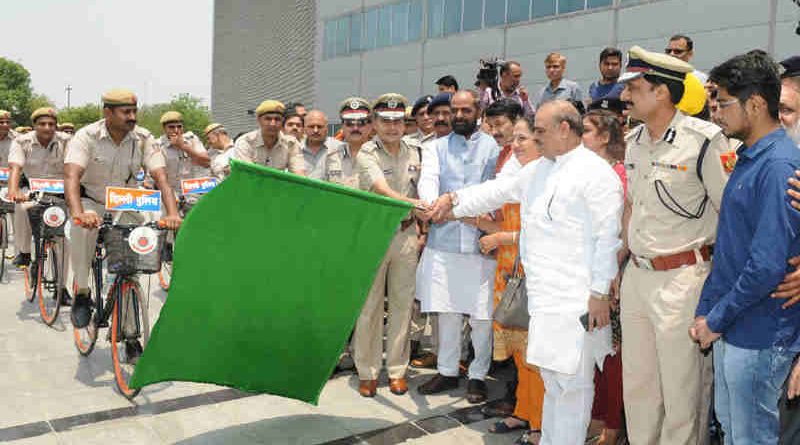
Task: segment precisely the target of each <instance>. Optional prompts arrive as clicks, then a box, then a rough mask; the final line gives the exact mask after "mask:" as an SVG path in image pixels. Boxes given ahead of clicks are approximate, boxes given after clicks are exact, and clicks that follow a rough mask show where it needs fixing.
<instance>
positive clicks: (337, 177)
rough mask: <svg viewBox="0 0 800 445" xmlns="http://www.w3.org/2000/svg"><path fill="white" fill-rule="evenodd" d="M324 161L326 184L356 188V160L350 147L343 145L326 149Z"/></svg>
mask: <svg viewBox="0 0 800 445" xmlns="http://www.w3.org/2000/svg"><path fill="white" fill-rule="evenodd" d="M326 156H327V158H326V160H325V173H324V178H323V179H325V180H326V181H328V182H335V183H336V184H342V185H346V186H348V187H353V188H358V174H357V171H356V160H355V159H354V158H353V155H352V152H351V150H350V145H349V144H347V143H343V144H342V145H340V146H338V147H333V148H330V149H328V153H327V155H326Z"/></svg>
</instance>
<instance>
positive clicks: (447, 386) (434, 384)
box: [417, 374, 458, 395]
mask: <svg viewBox="0 0 800 445" xmlns="http://www.w3.org/2000/svg"><path fill="white" fill-rule="evenodd" d="M456 388H458V377H445V376H443V375H441V374H436V375H435V376H433V377H432V378H431V379H430V380H428V381H427V382H425V383H423V384H422V385H420V386H419V387H418V388H417V392H419V393H420V394H423V395H428V394H438V393H440V392H445V391H449V390H451V389H456Z"/></svg>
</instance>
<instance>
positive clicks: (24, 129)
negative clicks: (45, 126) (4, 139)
mask: <svg viewBox="0 0 800 445" xmlns="http://www.w3.org/2000/svg"><path fill="white" fill-rule="evenodd" d="M31 130H33V128H31V127H25V126H20V127H17V128H15V129H14V131H16V132H17V133H20V134H25V133H27V132H29V131H31Z"/></svg>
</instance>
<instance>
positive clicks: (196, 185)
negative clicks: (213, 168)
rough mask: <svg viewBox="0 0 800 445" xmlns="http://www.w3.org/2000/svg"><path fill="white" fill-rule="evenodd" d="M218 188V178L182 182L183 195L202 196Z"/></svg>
mask: <svg viewBox="0 0 800 445" xmlns="http://www.w3.org/2000/svg"><path fill="white" fill-rule="evenodd" d="M216 186H217V178H193V179H184V180H183V181H181V193H182V194H183V195H201V194H204V193H208V192H210V191H211V189H213V188H214V187H216Z"/></svg>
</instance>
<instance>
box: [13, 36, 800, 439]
mask: <svg viewBox="0 0 800 445" xmlns="http://www.w3.org/2000/svg"><path fill="white" fill-rule="evenodd" d="M693 52H694V44H693V41H692V39H691V38H689V37H688V36H685V35H676V36H674V37H673V38H671V39H670V40H669V42H668V43H667V46H666V48H665V50H664V51H663V52H661V51H659V52H651V51H647V50H645V49H642V48H640V47H637V46H634V47H633V48H631V49H630V50H629V51H628V52H627V61H626V63H625V64H623V60H624V58H623V53H622V51H621V50H619V49H617V48H606V49H604V50H603V51H602V52H601V53H600V56H599V62H598V68H599V72H600V78H599V79H598V80H597V81H596V82H594V83H592V84H591V85H590V86H589V87H588V92H589V94H588V96H587V95H585V94H584V93H583V89H582V88H581V86H580V85H578V84H577V83H576V82H573V81H570V80H568V79H566V78H565V77H564V76H565V70H566V64H567V60H566V58H565V57H564V56H563V55H561V54H558V53H551V54H549V55H548V56H547V57H546V59H545V60H544V69H545V73H546V75H547V78H548V79H549V82H548V83H547V84H546V85H545V86H543V87H542V88H541V89H540V90H539V91H538V92H537V93H536V94H534V95H529V93H528V91H527V89H526V88H525V87H524V86H523V85H522V82H521V79H522V76H523V68H522V66H521V64H520V63H518V62H515V61H507V62H500V63H498V67H497V73H496V74H497V76H496V77H495V78H493V79H492V78H491V77H490V78H489V80H488V81H487V78H486V77H485V76H484V77H479V80H478V82H476V89H461V88H459V85H458V81H457V80H456V79H455V78H454V77H453V76H449V75H448V76H444V77H442V78H440V79H438V80H436V81H435V85H436V86H437V89H438V92H437V93H436V94H432V95H424V96H422V97H420V98H418V99H416V100H414V101H413V102H412V101H409V100H408V99H407V98H405V97H404V96H402V95H400V94H396V93H387V94H383V95H381V96H379V97H378V98H376V99H375V100H372V101H370V100H368V99H366V98H361V97H351V98H348V99H346V100H344V101H343V102H342V103H341V105H340V107H339V115H338V120H339V122H340V123H341V130H340V131H339V132H338V133H337V134H335V135H329V134H328V132H329V127H330V126H329V119H328V116H326V115H325V113H323V112H322V111H320V110H309V111H307V110H306V109H305V107H304V106H303V105H302V104H300V103H288V104H284V103H282V102H279V101H277V100H265V101H264V102H262V103H261V104H260V105H259V106H258V107H257V108H256V109H255V115H256V122H257V128H255V129H254V130H253V131H251V132H248V133H244V134H241V135H239V136H237V137H236V138H233V139H232V138H231V137H230V135H229V134H228V132H227V130H226V129H225V127H224V125H223V124H221V123H213V124H211V125H209V126H208V127H206V129H205V131H204V133H205V134H204V135H203V136H204V137H205V139H206V140H207V142H208V148H206V147H204V146H203V144H202V140H201V138H200V137H199V136H198V135H194V134H191V133H190V132H184V127H183V117H182V116H181V114H180V113H178V112H175V111H171V112H167V113H165V114H164V115H163V116H162V119H161V124H162V126H163V134H162V135H161V136H160V137H159V138H158V139H156V138H155V137H154V136H153V135H152V134H150V132H148V131H147V130H145V129H143V128H141V127H138V126H136V112H137V102H138V101H137V98H136V96H135V94H134V93H133V92H130V91H128V90H112V91H109V92H106V93H105V94H104V95H103V97H102V102H103V115H104V117H103V119H102V120H100V121H98V122H96V123H93V124H90V125H88V126H86V127H83V128H80V129H77V132H75V128H74V126H69V125H66V124H64V123H62V125H61V126H59V124H58V122H57V115H56V112H55V110H53V109H51V108H42V109H38V110H36V111H34V113H33V115H32V116H31V120H32V122H33V128H32V129H31V130H30V131H28V132H24V129H20V130H21V131H19V132H16V131H13V130H11V120H10V114H9V113H8V112H5V111H0V163H2V164H3V165H5V164H7V165H8V166H9V168H10V182H9V199H12V200H14V201H16V202H17V206H16V213H15V216H14V220H13V223H14V233H15V239H16V243H17V244H16V250H17V257H16V258H15V260H14V263H15V264H16V265H18V266H26V265H28V264H30V261H31V253H30V252H31V250H30V239H31V234H30V224H29V222H28V221H27V216H26V210H27V203H26V202H25V201H26V199H27V198H26V196H27V195H26V189H25V186H24V181H21V178H22V177H23V176H25V177H28V178H31V177H35V178H47V179H63V180H64V193H65V197H66V200H67V203H68V206H69V210H70V214H71V215H72V216H73V217H74V218H76V219H77V220H78V221H79V222H80V223H79V224H75V225H73V226H72V227H71V229H70V230H71V236H70V237H69V241H68V244H69V245H68V250H69V258H70V265H71V272H70V281H68V282H69V283H74V286H73V287H74V289H70V290H69V291H67V290H66V289H65V292H67V294H68V295H71V298H67V299H66V304H72V306H73V308H72V312H71V318H72V323H73V324H74V325H75V326H76V327H79V328H80V327H85V326H86V325H87V324H88V323H89V320H90V318H91V312H92V308H91V305H90V302H91V298H92V296H91V295H90V291H89V285H88V269H89V262H90V260H91V255H92V254H93V252H94V250H93V249H94V245H95V239H96V236H97V230H96V228H97V227H98V225H99V223H100V222H101V217H100V216H99V215H102V214H103V212H104V210H103V207H104V204H105V193H104V191H105V187H106V186H133V187H135V186H140V185H141V183H142V180H141V175H142V173H143V172H146V173H147V177H148V179H147V180H146V181H147V182H150V185H149V186H150V187H154V188H157V189H159V190H161V192H162V194H163V196H164V197H165V199H164V207H165V212H164V215H165V216H164V220H165V222H166V223H167V226H168V227H169V228H173V229H175V228H177V227H179V226H180V223H181V221H182V220H181V215H180V209H179V208H178V205H177V204H176V200H175V199H167V197H172V196H180V181H181V180H185V179H190V178H198V177H204V176H215V177H217V178H218V179H219V180H224V178H225V177H226V176H227V175H228V174H229V173H230V168H229V164H230V159H238V160H242V161H246V162H252V163H256V164H260V165H264V166H267V167H272V168H276V169H281V170H287V171H289V172H291V173H295V174H298V175H304V176H308V177H310V178H315V179H318V180H323V181H330V182H335V183H339V184H342V185H345V186H348V187H353V188H360V189H363V190H367V191H370V192H373V193H377V194H380V195H384V196H387V197H390V198H394V199H397V200H401V201H405V202H408V203H410V204H412V205H413V210H412V211H410V212H409V214H408V215H407V216H406V217H405V218H404V219H403V221H402V222H400V224H399V226H398V228H397V230H396V233H395V235H394V237H393V239H392V241H391V244H390V246H389V248H388V250H387V252H386V254H385V257H384V258H383V260H382V262H381V264H380V267H379V269H378V272H377V275H376V277H375V280H374V282H373V284H372V287H371V289H370V291H369V294H368V295H367V296H366V300H365V303H364V306H363V308H362V309H361V313H360V315H359V317H358V320H357V322H356V326H355V329H354V331H353V333H352V337H351V340H350V341H349V342H348V345H347V347H346V350H347V351H349V355H350V356H351V357H352V361H353V363H354V367H355V370H356V372H357V374H358V379H359V386H358V392H359V394H361V395H362V396H364V397H374V396H375V395H376V393H377V388H378V385H379V378H380V375H381V371H382V370H383V369H384V367H385V369H386V371H387V374H388V386H389V390H390V391H391V392H392V393H393V394H396V395H398V396H402V395H403V394H405V393H406V392H407V391H408V382H407V380H406V376H407V371H408V367H409V366H416V367H435V368H436V371H437V372H436V373H435V374H434V375H433V376H432V377H431V378H430V379H428V380H426V381H425V382H424V383H421V384H420V385H419V386H418V387H417V391H418V392H419V393H420V394H422V395H430V394H437V393H442V392H446V391H456V390H457V389H458V388H459V386H460V380H461V378H462V376H466V380H467V384H466V392H465V394H466V399H467V400H468V401H469V402H470V403H475V404H477V403H483V402H486V400H487V393H488V391H487V386H486V383H485V380H486V378H487V375H488V374H489V373H490V372H491V369H492V365H493V362H494V363H495V364H496V365H497V364H499V363H505V364H506V365H507V366H510V367H511V369H512V370H513V373H511V376H510V377H509V378H508V379H507V382H506V383H507V384H506V394H505V395H504V397H503V398H502V399H500V400H497V401H493V402H491V403H487V404H486V405H485V406H484V407H483V411H484V413H486V414H487V415H490V416H497V417H501V420H500V421H498V422H496V423H494V424H493V425H491V426H490V428H489V432H490V433H505V432H509V431H513V430H519V431H521V433H522V434H521V436H520V437H519V439H518V440H517V442H516V443H519V444H527V443H540V444H564V445H567V444H570V445H571V444H582V443H584V442H585V441H586V439H587V435H588V437H594V438H595V441H596V443H600V444H615V443H621V441H623V440H628V442H629V443H632V444H670V445H672V444H705V443H708V442H709V440H710V438H711V435H712V434H711V432H710V430H713V429H715V428H718V429H719V430H720V431H719V432H720V433H721V434H722V435H724V441H725V442H724V443H726V444H757V443H764V444H774V443H778V442H779V440H780V441H781V443H798V442H797V441H798V440H800V435H798V436H795V435H794V434H800V433H798V432H797V431H798V428H797V427H796V426H794V427H793V426H792V425H796V424H797V422H798V421H800V415H798V414H797V413H795V412H794V410H793V409H791V406H790V405H789V404H788V400H789V399H793V398H794V397H796V396H797V395H799V394H800V365H796V364H795V362H796V358H797V355H798V353H800V305H795V303H796V302H797V301H800V272H798V271H797V270H796V267H797V265H798V264H800V237H798V228H799V227H800V211H799V210H798V209H800V201H798V200H800V191H798V190H800V189H798V188H797V187H798V186H800V182H797V180H796V179H793V178H795V174H796V170H800V151H798V144H800V114H798V113H800V56H797V57H792V58H789V59H786V60H784V61H782V62H780V63H776V62H775V61H773V60H772V59H771V58H770V56H769V55H768V54H766V53H765V52H763V51H760V50H754V51H751V52H748V53H746V54H742V55H739V56H736V57H733V58H731V59H729V60H727V61H724V62H722V63H720V64H719V65H717V66H716V67H715V68H714V69H713V70H711V72H710V73H709V74H705V73H702V72H700V71H697V70H695V69H694V68H693V67H692V65H691V64H690V63H689V62H690V61H691V58H692V57H693ZM623 65H625V66H624V69H623ZM65 125H66V126H65ZM73 132H74V134H72V133H73ZM798 175H800V173H798ZM787 189H788V190H787ZM712 258H713V261H712ZM500 320H503V321H504V323H505V324H504V323H501V322H500ZM508 320H515V321H513V322H512V321H508ZM384 334H385V343H384ZM623 340H624V341H623ZM384 344H385V346H384ZM126 348H127V349H128V355H129V356H131V357H132V358H134V359H135V357H136V356H137V355H138V354H140V353H141V346H140V345H138V344H136V343H135V342H131V344H130V345H128V346H126ZM384 357H385V358H384ZM344 362H345V360H344V358H343V360H342V363H344ZM712 395H713V396H712ZM712 400H713V402H712ZM712 405H713V406H712Z"/></svg>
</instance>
